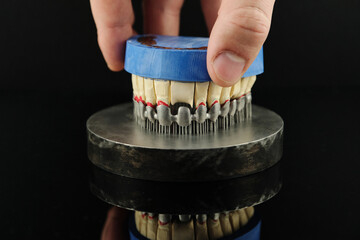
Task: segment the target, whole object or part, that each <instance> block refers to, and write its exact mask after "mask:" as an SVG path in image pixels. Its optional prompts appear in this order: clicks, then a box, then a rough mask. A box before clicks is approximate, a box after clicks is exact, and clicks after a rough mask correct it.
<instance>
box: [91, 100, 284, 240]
mask: <svg viewBox="0 0 360 240" xmlns="http://www.w3.org/2000/svg"><path fill="white" fill-rule="evenodd" d="M87 130H88V155H89V158H90V161H91V162H92V164H91V169H92V174H91V190H92V192H93V193H94V194H95V195H96V196H98V197H99V198H100V199H102V200H103V201H105V202H108V203H110V204H112V205H115V206H119V207H123V208H127V209H132V210H137V211H142V212H150V213H163V214H174V215H180V214H189V215H195V214H210V213H219V212H225V211H232V210H235V209H239V208H244V207H249V206H253V205H256V204H259V203H262V202H264V201H267V200H268V199H270V198H271V197H273V196H274V195H276V194H277V193H278V192H279V190H280V188H281V178H280V170H279V164H276V163H277V162H278V161H279V160H280V158H281V155H282V140H283V134H282V133H283V121H282V119H281V117H279V116H278V115H277V114H275V113H274V112H272V111H269V110H267V109H264V108H261V107H258V106H253V107H252V119H251V120H246V121H244V122H242V123H240V124H238V125H234V126H232V127H231V128H230V129H225V130H218V131H217V132H210V133H207V134H200V135H171V134H159V133H156V132H149V131H147V130H145V129H143V128H141V127H140V126H139V125H138V124H137V123H136V122H135V120H134V119H133V109H132V104H122V105H118V106H114V107H111V108H108V109H105V110H102V111H100V112H98V113H96V114H94V115H93V116H91V117H90V118H89V120H88V122H87ZM254 219H255V218H254ZM256 219H258V218H256ZM254 221H255V220H254ZM257 221H258V222H256V223H255V225H254V226H252V229H256V228H260V221H259V219H258V220H257ZM250 232H251V231H250ZM226 239H227V238H226ZM236 239H238V238H236ZM239 239H242V238H239ZM244 239H256V238H244Z"/></svg>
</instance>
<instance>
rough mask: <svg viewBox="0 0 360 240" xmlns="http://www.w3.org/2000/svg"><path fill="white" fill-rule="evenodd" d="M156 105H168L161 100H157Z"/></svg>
mask: <svg viewBox="0 0 360 240" xmlns="http://www.w3.org/2000/svg"><path fill="white" fill-rule="evenodd" d="M157 105H158V106H160V105H164V106H166V107H169V105H168V104H167V103H166V102H163V101H158V102H157Z"/></svg>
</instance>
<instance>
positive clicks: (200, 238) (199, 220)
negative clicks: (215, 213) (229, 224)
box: [195, 214, 209, 240]
mask: <svg viewBox="0 0 360 240" xmlns="http://www.w3.org/2000/svg"><path fill="white" fill-rule="evenodd" d="M206 219H207V217H206V215H205V214H201V215H197V216H196V225H195V234H196V238H195V239H196V240H209V237H208V229H207V223H206Z"/></svg>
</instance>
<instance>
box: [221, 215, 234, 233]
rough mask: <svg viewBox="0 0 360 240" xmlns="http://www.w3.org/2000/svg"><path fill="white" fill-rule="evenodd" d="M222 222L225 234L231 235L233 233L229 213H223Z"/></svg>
mask: <svg viewBox="0 0 360 240" xmlns="http://www.w3.org/2000/svg"><path fill="white" fill-rule="evenodd" d="M220 224H221V229H222V231H223V233H224V236H229V235H231V234H232V229H231V223H230V218H229V213H222V214H221V215H220Z"/></svg>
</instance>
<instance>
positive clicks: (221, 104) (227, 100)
mask: <svg viewBox="0 0 360 240" xmlns="http://www.w3.org/2000/svg"><path fill="white" fill-rule="evenodd" d="M228 101H229V99H228V100H226V101H225V102H224V103H223V104H221V106H224V105H225V103H227V102H228Z"/></svg>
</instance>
